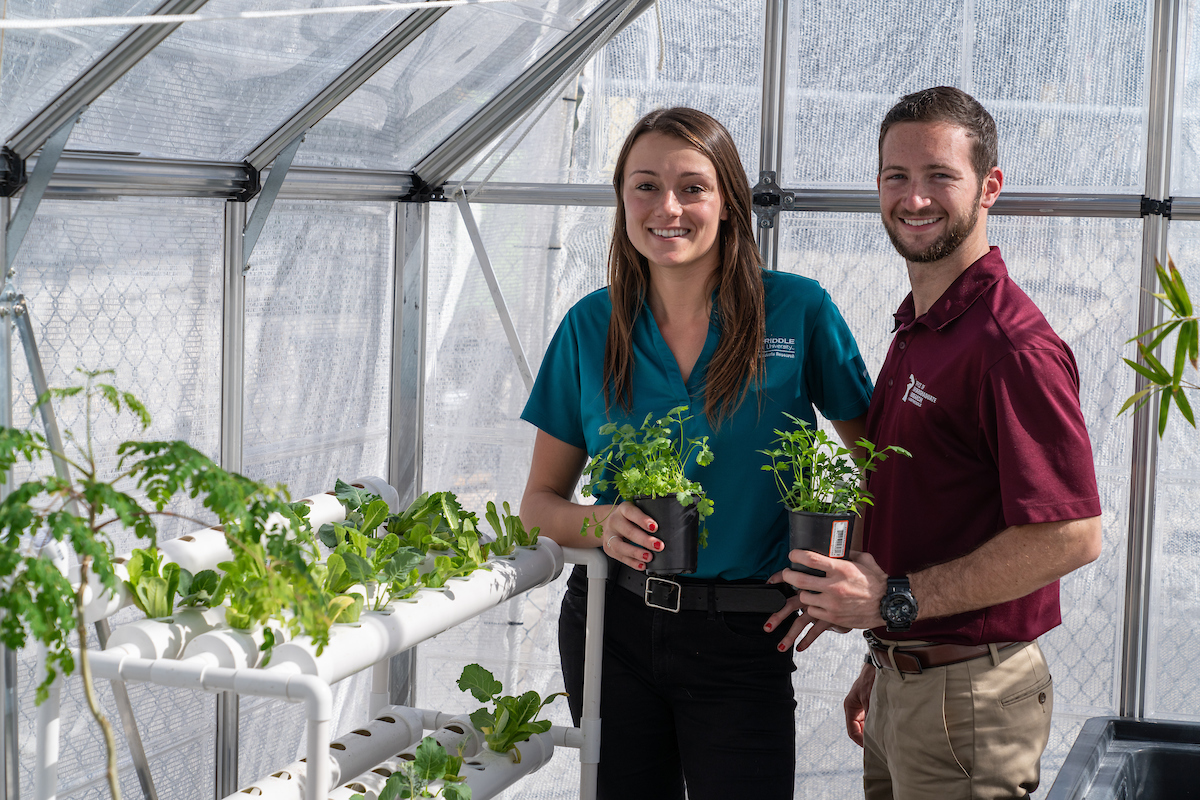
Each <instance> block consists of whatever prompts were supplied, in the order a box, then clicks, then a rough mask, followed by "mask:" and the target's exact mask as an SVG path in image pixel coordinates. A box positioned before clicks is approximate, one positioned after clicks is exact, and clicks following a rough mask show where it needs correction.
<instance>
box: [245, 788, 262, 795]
mask: <svg viewBox="0 0 1200 800" xmlns="http://www.w3.org/2000/svg"><path fill="white" fill-rule="evenodd" d="M242 794H248V795H252V796H254V797H258V796H259V795H260V794H262V789H260V788H258V787H257V786H251V787H250V788H249V789H242Z"/></svg>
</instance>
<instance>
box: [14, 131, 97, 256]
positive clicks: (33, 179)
mask: <svg viewBox="0 0 1200 800" xmlns="http://www.w3.org/2000/svg"><path fill="white" fill-rule="evenodd" d="M78 121H79V114H75V115H74V116H72V117H68V118H67V121H66V122H64V123H63V124H62V125H60V126H59V127H58V129H57V130H56V131H54V134H53V135H52V136H50V138H49V139H48V140H47V141H46V146H45V147H43V148H42V157H41V158H39V159H38V165H37V166H36V167H35V168H34V170H33V174H32V175H31V176H30V177H29V182H28V183H27V184H25V189H24V190H23V191H22V192H21V202H20V204H19V205H18V206H17V213H16V214H14V215H13V217H12V219H11V220H6V222H7V223H8V225H7V227H8V231H7V235H6V236H5V239H4V270H5V272H6V273H7V272H8V270H9V269H10V268H11V267H12V265H13V262H14V261H16V259H17V253H18V252H20V250H21V243H22V242H24V241H25V234H26V233H28V232H29V226H30V225H31V224H33V217H34V215H35V214H37V210H38V206H39V205H41V203H42V197H43V196H44V195H45V194H46V189H47V188H48V187H49V186H50V176H51V175H53V174H54V169H55V167H57V166H58V160H59V159H60V158H61V157H62V152H63V149H64V148H66V146H67V139H70V138H71V131H73V130H74V129H75V123H76V122H78Z"/></svg>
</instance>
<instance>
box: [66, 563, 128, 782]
mask: <svg viewBox="0 0 1200 800" xmlns="http://www.w3.org/2000/svg"><path fill="white" fill-rule="evenodd" d="M91 561H92V557H91V556H85V557H84V559H83V561H82V563H80V565H79V591H78V592H77V593H76V594H75V622H76V626H77V627H76V630H77V631H78V633H79V676H80V677H81V678H82V679H83V692H84V695H86V696H87V703H88V709H89V710H90V711H91V712H92V716H93V717H94V718H95V719H96V724H97V725H99V726H100V730H101V732H102V733H103V734H104V751H105V753H106V754H107V755H108V769H107V772H108V791H109V793H110V794H112V798H113V800H121V782H120V780H119V779H118V776H117V740H116V738H115V737H114V736H113V729H112V723H110V722H109V721H108V717H106V716H104V712H103V711H101V710H100V703H99V702H98V701H97V700H96V689H95V687H94V686H93V685H92V665H91V663H90V662H89V661H88V655H87V623H86V622H85V621H84V618H83V592H84V589H85V588H86V587H87V582H88V580H87V574H88V565H89V564H91Z"/></svg>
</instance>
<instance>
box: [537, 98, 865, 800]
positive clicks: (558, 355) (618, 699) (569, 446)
mask: <svg viewBox="0 0 1200 800" xmlns="http://www.w3.org/2000/svg"><path fill="white" fill-rule="evenodd" d="M613 185H614V187H615V189H616V194H617V215H616V222H615V225H614V230H613V238H612V244H611V246H610V249H609V259H608V262H609V263H608V270H609V286H608V288H607V289H603V290H600V291H598V292H594V293H592V294H590V295H588V296H587V297H585V298H583V299H582V300H581V301H579V303H577V304H576V305H575V306H574V307H573V308H572V309H571V310H570V311H569V312H568V314H567V317H566V319H564V320H563V322H562V324H561V325H560V327H559V329H558V332H557V333H556V334H555V336H554V339H553V340H552V341H551V343H550V347H549V349H548V350H547V353H546V356H545V359H544V360H543V362H542V367H541V370H540V372H539V374H538V379H537V382H536V384H535V386H534V388H533V392H532V393H531V396H530V399H529V403H528V404H527V405H526V407H525V411H524V413H523V414H522V418H523V419H526V420H528V421H529V422H532V423H533V424H534V425H536V426H537V427H538V429H539V430H538V433H537V439H536V441H535V444H534V452H533V463H532V466H531V467H530V473H529V482H528V484H527V485H526V488H525V495H524V498H523V499H522V505H521V517H522V519H523V520H524V521H525V523H526V525H537V526H540V527H541V535H543V536H548V537H550V538H551V539H554V540H555V541H557V542H559V543H560V544H563V545H566V546H570V547H597V546H599V547H603V548H604V552H605V553H606V554H607V555H608V556H609V557H610V558H612V559H613V560H614V561H616V562H618V563H617V564H614V565H613V569H612V570H611V571H610V581H609V592H608V597H607V600H606V611H605V617H606V620H605V642H604V665H603V687H602V700H601V703H602V707H601V718H602V724H603V736H602V738H601V748H602V749H601V759H600V777H599V796H600V797H601V798H622V800H629V798H631V797H646V798H655V800H663V798H683V796H684V786H685V783H686V788H687V793H688V796H689V797H690V798H691V800H704V799H705V798H710V797H711V798H722V800H724V799H725V798H729V797H739V796H747V797H756V798H790V797H791V796H792V783H793V775H794V758H795V743H794V739H795V724H794V712H795V705H796V704H795V700H794V698H793V695H792V683H791V673H792V671H793V670H794V669H795V666H794V664H793V663H792V658H791V652H790V647H789V645H790V643H791V641H792V640H794V638H795V635H794V634H792V633H790V632H789V631H788V630H787V628H788V626H786V625H782V624H781V625H779V626H778V628H776V629H775V630H766V629H765V628H766V627H767V624H766V620H767V617H768V616H769V615H770V614H771V613H773V612H775V611H778V610H779V609H780V607H781V606H782V605H783V603H784V600H785V597H784V595H783V594H781V593H780V590H779V587H778V586H777V585H776V586H766V585H765V584H764V580H765V579H766V578H767V577H768V576H770V575H771V574H772V573H775V572H777V571H778V570H780V569H782V568H783V567H785V566H786V565H787V550H788V544H787V542H788V534H787V516H786V513H785V509H784V508H783V506H782V504H781V503H780V500H779V495H778V492H777V490H776V489H775V484H774V482H773V479H772V478H771V476H770V475H769V474H768V473H765V472H763V471H761V469H760V467H761V466H762V465H763V463H764V457H763V456H762V455H760V454H759V453H758V452H757V451H758V450H761V449H763V448H766V447H768V446H769V445H770V444H771V442H772V440H773V439H774V433H773V429H774V428H776V427H781V426H783V425H784V424H786V420H785V418H784V416H783V412H785V411H786V412H789V413H792V414H794V415H795V416H798V417H800V418H802V419H807V420H809V421H810V422H812V423H813V424H815V423H816V417H815V415H814V413H813V408H812V407H813V404H815V405H816V406H817V407H818V408H820V409H821V411H822V413H823V414H824V415H825V417H826V418H828V419H831V420H839V422H835V423H834V425H835V427H836V428H837V429H838V432H839V434H841V436H842V438H843V439H844V440H846V439H848V440H849V441H855V440H856V439H857V438H858V437H859V436H860V435H861V432H862V430H863V427H862V417H863V415H864V414H865V413H866V409H867V405H868V402H869V400H870V393H871V383H870V380H869V378H868V377H867V373H866V368H865V367H864V366H863V363H862V359H861V357H860V356H859V353H858V347H857V345H856V344H855V342H854V338H853V336H852V335H851V334H850V331H849V330H848V329H847V327H846V324H845V322H844V321H843V320H842V318H841V315H840V314H839V313H838V311H837V309H836V308H835V307H834V305H833V303H832V301H831V300H830V299H829V296H828V295H827V294H826V293H825V291H824V290H822V289H821V288H820V286H818V285H817V283H816V282H815V281H811V280H808V279H805V278H800V277H797V276H793V275H786V274H781V273H774V272H764V271H763V270H762V268H761V261H760V258H759V254H758V248H757V246H756V245H755V241H754V228H753V225H752V223H751V216H750V187H749V185H748V184H747V182H746V177H745V174H744V173H743V171H742V165H741V160H740V158H739V157H738V153H737V149H736V147H735V146H734V144H733V140H732V138H731V137H730V135H729V133H728V131H726V130H725V128H724V127H722V126H721V124H720V123H719V122H717V121H716V120H714V119H713V118H711V117H709V116H708V115H706V114H704V113H702V112H699V111H695V110H692V109H687V108H673V109H668V110H659V111H654V112H652V113H650V114H648V115H647V116H646V117H644V118H643V119H642V120H641V121H639V122H638V123H637V125H636V126H635V127H634V129H633V131H632V132H631V133H630V134H629V137H628V138H627V139H626V140H625V144H624V146H623V147H622V149H621V153H620V156H619V158H618V159H617V164H616V169H615V172H614V175H613ZM601 342H603V343H604V346H603V347H601ZM680 405H689V406H690V407H691V413H692V418H691V420H689V421H688V422H687V423H686V425H685V431H684V435H685V437H687V438H699V437H701V436H708V437H710V438H709V445H710V446H711V448H712V450H713V453H714V455H715V458H714V461H713V463H712V465H711V466H708V467H703V468H701V467H698V466H697V465H696V464H694V463H692V464H690V465H688V469H687V475H688V477H689V478H692V479H694V480H698V481H700V482H701V483H702V484H703V485H704V487H705V491H706V493H707V495H708V497H709V498H711V499H712V500H713V501H714V504H715V510H714V513H713V514H712V516H711V517H709V518H708V520H707V525H708V531H709V537H708V541H709V544H708V547H707V548H705V549H702V550H701V551H700V556H699V566H698V569H697V571H696V573H695V574H694V576H689V577H687V578H680V580H679V583H680V584H682V585H683V590H682V593H683V595H684V605H685V606H687V605H692V606H697V605H698V606H699V607H701V608H704V609H705V610H682V611H679V612H678V613H673V612H671V611H664V610H661V609H657V608H652V607H648V606H647V605H646V603H645V599H644V587H645V570H646V565H647V564H648V563H649V562H651V561H652V559H653V558H654V554H655V553H657V552H661V550H662V548H663V544H662V542H661V541H660V540H659V539H657V538H656V537H655V536H654V532H655V530H656V529H657V526H656V524H655V522H654V520H653V519H651V518H650V517H649V516H648V515H646V514H645V513H643V512H642V511H640V510H639V509H638V508H637V506H635V505H634V504H633V503H630V502H621V503H619V504H618V505H616V506H615V507H614V506H613V505H612V503H614V502H617V500H618V498H616V497H613V496H612V494H611V493H610V494H609V495H608V496H602V497H600V498H598V504H597V505H594V506H587V505H578V504H575V503H572V502H571V501H570V499H569V498H570V497H571V494H572V490H573V489H574V487H575V485H576V483H577V481H578V480H579V476H580V473H581V470H582V468H583V465H584V463H585V460H586V459H587V458H588V457H589V456H591V455H593V454H595V453H596V452H598V451H599V450H600V449H602V448H603V447H604V445H605V444H607V442H608V440H609V437H601V436H600V435H599V433H598V429H599V428H600V426H601V425H603V424H604V423H606V422H608V421H617V422H620V423H624V422H631V423H632V424H633V425H634V426H635V427H636V426H638V425H640V424H641V422H642V420H643V419H644V418H645V417H646V415H647V414H650V413H653V414H655V415H656V417H659V416H663V415H665V414H666V412H667V411H669V410H670V409H671V408H673V407H675V406H680ZM585 518H587V519H593V520H602V521H603V526H604V531H603V536H602V538H599V539H597V538H595V537H592V536H588V537H581V536H580V535H579V531H580V527H581V525H582V523H583V521H584V519H585ZM582 570H583V568H582V567H579V568H576V571H575V574H573V575H572V576H571V579H570V581H569V583H568V590H567V595H566V597H565V598H564V600H563V606H562V616H561V619H560V622H559V648H560V652H561V657H562V663H563V676H564V680H565V682H566V686H567V691H568V692H570V695H571V697H570V700H571V701H572V707H571V711H572V714H573V715H574V717H575V720H576V724H578V720H579V715H580V698H581V696H582V672H583V626H584V608H585V592H586V586H585V573H583V572H582Z"/></svg>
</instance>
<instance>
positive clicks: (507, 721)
mask: <svg viewBox="0 0 1200 800" xmlns="http://www.w3.org/2000/svg"><path fill="white" fill-rule="evenodd" d="M458 688H459V689H462V690H463V691H464V692H470V693H471V694H472V695H473V696H474V697H475V699H476V700H480V701H482V702H485V703H492V704H493V705H494V708H493V709H492V710H491V711H489V710H488V709H486V708H481V709H478V710H477V711H474V712H472V713H471V724H472V725H473V726H474V727H475V730H477V731H479V732H480V733H482V734H483V738H484V741H486V742H487V745H488V747H490V748H491V749H492V750H495V751H496V752H498V753H507V752H509V751H512V752H513V754H514V755H513V760H514V761H516V762H517V763H518V764H519V763H521V751H520V750H519V749H517V745H518V744H520V743H521V742H524V741H528V740H529V737H530V736H533V735H534V734H537V733H545V732H546V731H548V730H550V720H546V719H543V720H535V719H534V717H536V716H537V715H538V714H539V713H540V712H541V710H542V708H543V707H545V706H546V704H547V703H550V702H553V700H554V698H556V697H560V696H561V697H566V696H567V693H566V692H555V693H554V694H551V695H547V696H546V697H542V696H541V695H539V694H538V693H537V692H533V691H529V692H525V694H523V695H521V696H520V697H512V696H510V695H501V694H500V693H501V692H502V691H504V686H502V685H501V683H500V681H498V680H496V678H495V676H494V675H492V673H491V672H489V671H488V670H486V669H484V668H483V667H481V666H479V665H478V664H468V665H467V666H465V667H463V671H462V675H461V676H459V679H458Z"/></svg>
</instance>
